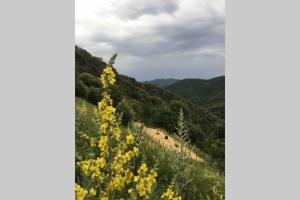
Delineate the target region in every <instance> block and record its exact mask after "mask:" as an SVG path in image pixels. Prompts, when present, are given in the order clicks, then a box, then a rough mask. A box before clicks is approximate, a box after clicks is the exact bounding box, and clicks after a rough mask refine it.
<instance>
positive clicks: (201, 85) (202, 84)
mask: <svg viewBox="0 0 300 200" xmlns="http://www.w3.org/2000/svg"><path fill="white" fill-rule="evenodd" d="M165 89H167V90H169V91H171V92H173V93H175V94H177V95H180V96H182V97H185V98H187V99H190V100H191V101H192V102H193V103H195V104H198V105H208V104H215V103H224V101H225V76H220V77H216V78H213V79H209V80H202V79H184V80H181V81H178V82H176V83H174V84H172V85H169V86H167V87H166V88H165Z"/></svg>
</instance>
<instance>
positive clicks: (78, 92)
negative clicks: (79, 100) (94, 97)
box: [75, 81, 88, 98]
mask: <svg viewBox="0 0 300 200" xmlns="http://www.w3.org/2000/svg"><path fill="white" fill-rule="evenodd" d="M87 90H88V88H87V87H86V86H85V85H84V84H83V82H82V81H78V82H77V83H76V85H75V96H76V97H83V98H85V97H86V95H87Z"/></svg>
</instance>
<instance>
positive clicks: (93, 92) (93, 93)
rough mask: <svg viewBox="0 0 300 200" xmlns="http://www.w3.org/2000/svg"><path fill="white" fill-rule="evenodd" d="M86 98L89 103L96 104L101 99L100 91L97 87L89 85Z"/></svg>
mask: <svg viewBox="0 0 300 200" xmlns="http://www.w3.org/2000/svg"><path fill="white" fill-rule="evenodd" d="M87 99H88V101H89V102H90V103H92V104H94V105H97V103H98V102H99V100H100V99H101V91H100V89H99V88H94V87H91V88H89V90H88V94H87Z"/></svg>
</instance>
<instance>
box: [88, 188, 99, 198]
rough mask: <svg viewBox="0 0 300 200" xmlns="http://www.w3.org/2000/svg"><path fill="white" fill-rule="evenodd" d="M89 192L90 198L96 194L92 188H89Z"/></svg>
mask: <svg viewBox="0 0 300 200" xmlns="http://www.w3.org/2000/svg"><path fill="white" fill-rule="evenodd" d="M89 192H90V195H91V196H95V195H96V194H97V192H96V190H95V189H94V188H91V189H90V191H89Z"/></svg>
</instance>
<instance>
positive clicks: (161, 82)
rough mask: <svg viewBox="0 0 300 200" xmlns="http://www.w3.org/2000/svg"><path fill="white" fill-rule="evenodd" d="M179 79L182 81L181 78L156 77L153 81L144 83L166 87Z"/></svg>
mask: <svg viewBox="0 0 300 200" xmlns="http://www.w3.org/2000/svg"><path fill="white" fill-rule="evenodd" d="M178 81H180V80H179V79H173V78H168V79H154V80H152V81H144V82H143V83H145V84H151V85H155V86H157V87H159V88H166V87H167V86H170V85H173V84H174V83H177V82H178Z"/></svg>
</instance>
